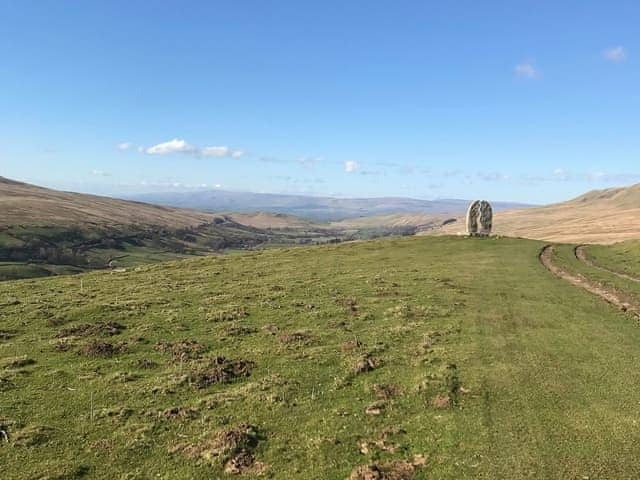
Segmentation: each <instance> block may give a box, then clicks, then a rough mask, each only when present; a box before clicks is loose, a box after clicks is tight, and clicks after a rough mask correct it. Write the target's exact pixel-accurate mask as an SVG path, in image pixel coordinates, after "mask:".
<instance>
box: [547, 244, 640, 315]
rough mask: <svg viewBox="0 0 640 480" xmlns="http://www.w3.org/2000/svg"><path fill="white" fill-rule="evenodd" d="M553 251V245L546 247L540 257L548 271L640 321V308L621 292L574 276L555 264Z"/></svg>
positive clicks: (578, 275)
mask: <svg viewBox="0 0 640 480" xmlns="http://www.w3.org/2000/svg"><path fill="white" fill-rule="evenodd" d="M553 251H554V249H553V245H545V246H544V247H543V248H542V250H541V251H540V254H539V255H538V258H539V259H540V263H542V265H544V267H545V268H546V269H547V270H549V271H550V272H551V273H553V274H554V275H555V276H557V277H560V278H562V279H563V280H566V281H567V282H569V283H571V284H572V285H575V286H577V287H580V288H583V289H584V290H586V291H588V292H589V293H592V294H594V295H597V296H599V297H600V298H602V299H603V300H604V301H606V302H607V303H609V304H611V305H613V306H615V307H617V308H619V309H620V310H622V311H623V312H629V313H631V314H633V316H634V317H635V318H636V319H637V320H640V306H638V305H634V304H632V303H630V302H629V301H627V300H626V299H625V298H624V296H623V295H622V294H621V293H620V292H617V291H616V290H614V289H612V288H607V287H604V286H603V285H601V284H599V283H597V282H594V281H592V280H589V279H588V278H586V277H584V276H582V275H580V274H573V273H571V272H568V271H567V270H565V269H564V268H561V267H559V266H557V265H556V264H554V263H553Z"/></svg>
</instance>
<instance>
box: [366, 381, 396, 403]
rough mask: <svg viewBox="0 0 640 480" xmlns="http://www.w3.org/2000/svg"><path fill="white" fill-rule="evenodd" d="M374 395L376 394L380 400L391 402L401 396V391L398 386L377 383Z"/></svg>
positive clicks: (374, 387)
mask: <svg viewBox="0 0 640 480" xmlns="http://www.w3.org/2000/svg"><path fill="white" fill-rule="evenodd" d="M373 393H375V394H376V397H378V398H379V399H380V400H391V399H392V398H395V397H397V396H398V395H400V393H401V391H400V387H398V386H397V385H391V384H385V383H377V384H375V385H374V386H373Z"/></svg>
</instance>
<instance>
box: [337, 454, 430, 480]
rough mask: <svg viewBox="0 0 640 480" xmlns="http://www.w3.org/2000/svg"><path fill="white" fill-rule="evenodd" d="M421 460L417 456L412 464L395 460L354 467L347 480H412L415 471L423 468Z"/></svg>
mask: <svg viewBox="0 0 640 480" xmlns="http://www.w3.org/2000/svg"><path fill="white" fill-rule="evenodd" d="M423 458H424V457H420V456H417V457H416V458H414V461H413V462H409V461H407V460H395V461H392V462H386V463H382V464H372V465H361V466H359V467H356V469H355V470H354V471H353V472H352V473H351V475H350V476H349V478H348V480H412V479H413V477H414V475H415V474H416V471H417V469H418V468H421V467H424V466H425V464H426V462H423Z"/></svg>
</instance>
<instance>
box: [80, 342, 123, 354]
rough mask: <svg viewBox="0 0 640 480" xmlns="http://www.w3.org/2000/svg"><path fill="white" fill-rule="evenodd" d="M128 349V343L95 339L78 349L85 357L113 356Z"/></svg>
mask: <svg viewBox="0 0 640 480" xmlns="http://www.w3.org/2000/svg"><path fill="white" fill-rule="evenodd" d="M126 351H127V344H126V343H123V342H121V343H110V342H102V341H100V340H94V341H92V342H89V343H87V344H86V345H83V346H82V347H80V348H79V349H78V354H79V355H84V356H85V357H112V356H114V355H118V354H120V353H124V352H126Z"/></svg>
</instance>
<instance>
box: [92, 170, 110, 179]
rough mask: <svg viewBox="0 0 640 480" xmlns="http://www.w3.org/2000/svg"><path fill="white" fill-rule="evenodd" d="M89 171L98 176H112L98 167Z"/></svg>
mask: <svg viewBox="0 0 640 480" xmlns="http://www.w3.org/2000/svg"><path fill="white" fill-rule="evenodd" d="M89 173H90V174H91V175H95V176H96V177H109V176H111V174H110V173H107V172H103V171H102V170H96V169H94V170H91V171H90V172H89Z"/></svg>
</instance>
